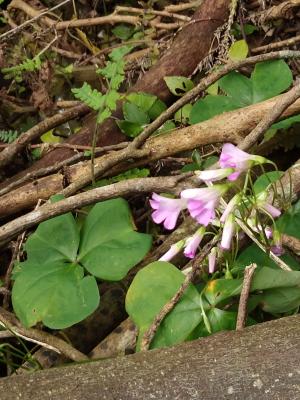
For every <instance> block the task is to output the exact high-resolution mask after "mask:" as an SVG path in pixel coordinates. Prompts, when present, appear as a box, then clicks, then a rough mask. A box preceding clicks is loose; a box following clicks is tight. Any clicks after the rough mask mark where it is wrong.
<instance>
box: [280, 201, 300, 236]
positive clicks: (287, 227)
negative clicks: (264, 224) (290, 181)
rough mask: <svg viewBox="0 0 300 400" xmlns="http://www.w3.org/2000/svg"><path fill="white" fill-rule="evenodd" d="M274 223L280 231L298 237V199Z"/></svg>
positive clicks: (299, 228)
mask: <svg viewBox="0 0 300 400" xmlns="http://www.w3.org/2000/svg"><path fill="white" fill-rule="evenodd" d="M276 225H277V228H278V229H279V231H280V232H283V233H286V234H287V235H291V236H295V237H296V238H298V239H300V200H298V202H297V203H296V204H294V205H293V206H292V207H290V208H289V210H287V211H286V212H285V213H284V214H283V215H282V216H281V217H280V218H279V219H278V220H277V222H276Z"/></svg>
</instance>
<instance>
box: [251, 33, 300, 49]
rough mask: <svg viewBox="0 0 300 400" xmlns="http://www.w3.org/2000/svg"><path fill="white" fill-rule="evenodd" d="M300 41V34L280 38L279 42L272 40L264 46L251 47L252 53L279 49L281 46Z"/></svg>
mask: <svg viewBox="0 0 300 400" xmlns="http://www.w3.org/2000/svg"><path fill="white" fill-rule="evenodd" d="M298 42H300V35H297V36H294V37H293V38H290V39H285V40H281V41H280V42H272V43H269V44H266V45H265V46H260V47H255V48H254V49H251V51H252V53H264V52H269V51H273V50H277V49H281V48H282V47H290V46H294V45H296V44H297V43H298Z"/></svg>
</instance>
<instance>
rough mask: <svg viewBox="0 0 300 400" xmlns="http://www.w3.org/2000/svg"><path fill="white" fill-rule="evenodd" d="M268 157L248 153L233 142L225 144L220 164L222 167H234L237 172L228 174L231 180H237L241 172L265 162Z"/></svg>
mask: <svg viewBox="0 0 300 400" xmlns="http://www.w3.org/2000/svg"><path fill="white" fill-rule="evenodd" d="M265 162H267V159H266V158H264V157H261V156H255V155H252V154H248V153H246V152H245V151H243V150H240V149H239V148H238V147H236V146H234V145H233V144H231V143H226V144H224V146H223V148H222V153H221V156H220V160H219V164H220V166H221V167H222V168H234V169H235V172H233V173H232V174H231V175H229V176H228V179H229V180H230V181H235V180H236V179H237V178H238V177H239V175H240V174H241V172H243V171H246V170H247V169H249V168H250V167H251V166H252V165H255V164H263V163H265Z"/></svg>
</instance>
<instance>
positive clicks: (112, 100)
mask: <svg viewBox="0 0 300 400" xmlns="http://www.w3.org/2000/svg"><path fill="white" fill-rule="evenodd" d="M119 99H120V94H119V93H118V92H117V91H116V90H110V91H109V92H108V93H107V94H106V95H105V104H106V105H107V107H108V108H109V109H110V110H111V111H114V110H115V109H116V108H117V101H118V100H119Z"/></svg>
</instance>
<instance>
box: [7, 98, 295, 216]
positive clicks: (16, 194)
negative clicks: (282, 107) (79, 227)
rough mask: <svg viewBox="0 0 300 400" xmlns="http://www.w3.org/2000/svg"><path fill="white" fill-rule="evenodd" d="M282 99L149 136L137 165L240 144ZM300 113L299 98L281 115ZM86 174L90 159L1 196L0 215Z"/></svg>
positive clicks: (31, 204)
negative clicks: (203, 148) (218, 145)
mask: <svg viewBox="0 0 300 400" xmlns="http://www.w3.org/2000/svg"><path fill="white" fill-rule="evenodd" d="M282 96H284V95H282ZM279 98H280V96H278V97H275V98H273V99H271V100H267V101H265V102H262V103H258V104H254V105H251V106H249V107H245V108H242V109H239V110H235V111H231V112H227V113H224V114H221V115H218V116H216V117H214V118H211V119H210V120H207V121H204V122H201V123H199V124H196V125H192V126H188V127H186V128H183V129H179V130H174V131H172V132H170V133H166V134H163V135H159V136H155V137H153V138H150V139H148V140H147V142H146V143H145V146H144V149H145V150H146V151H147V150H149V151H150V154H149V156H146V157H143V158H142V159H141V160H138V161H137V162H135V164H134V166H135V167H136V166H141V165H147V164H148V163H149V162H151V161H155V160H159V159H162V158H164V157H168V156H172V155H174V154H177V153H180V152H182V151H187V150H193V149H195V148H197V147H200V146H204V145H207V144H214V143H223V142H232V143H238V142H239V141H240V140H241V139H242V138H244V137H245V136H246V135H247V134H248V133H249V132H250V131H251V130H252V129H253V128H254V127H255V126H256V125H257V124H258V123H259V121H260V120H261V119H262V118H263V117H264V116H265V115H266V114H267V113H269V112H270V110H271V109H272V108H273V107H274V105H275V104H276V102H277V101H278V99H279ZM299 112H300V100H297V101H296V102H295V103H294V104H293V105H291V106H290V107H289V108H288V109H287V110H286V111H285V112H284V113H283V114H282V117H283V118H285V117H288V116H291V115H294V114H298V113H299ZM114 154H115V153H112V154H106V155H104V156H102V157H98V158H97V159H96V160H95V168H97V167H98V166H101V164H102V163H105V162H106V161H107V160H108V159H109V158H110V157H114ZM129 168H132V163H130V162H126V163H122V164H120V165H118V166H116V167H115V168H112V169H111V170H110V171H109V173H110V175H113V174H117V173H120V172H121V171H124V170H126V169H129ZM84 174H90V162H82V163H79V164H76V165H74V166H71V167H66V168H65V169H64V170H63V171H61V172H59V173H57V174H53V175H49V176H47V177H44V178H41V179H38V180H35V181H33V182H31V183H29V184H27V185H24V186H22V187H20V188H17V189H16V190H13V191H11V192H10V193H8V194H6V195H4V196H1V197H0V217H4V216H7V215H11V214H14V213H16V212H19V211H21V210H25V209H28V208H31V207H34V206H35V205H36V203H37V201H38V200H39V199H45V200H46V199H48V198H49V197H50V196H51V195H53V194H55V193H58V192H61V191H62V190H63V189H64V187H65V183H66V182H68V184H72V183H73V182H76V181H77V180H79V179H80V178H81V177H82V176H83V175H84ZM12 199H13V201H12Z"/></svg>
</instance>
